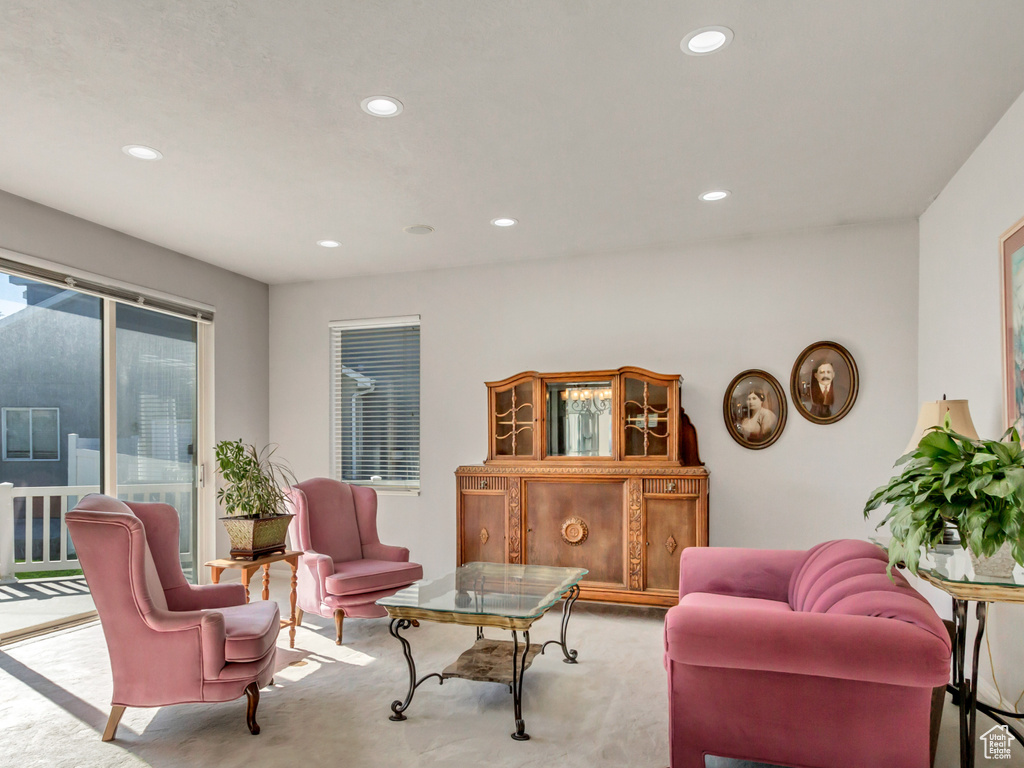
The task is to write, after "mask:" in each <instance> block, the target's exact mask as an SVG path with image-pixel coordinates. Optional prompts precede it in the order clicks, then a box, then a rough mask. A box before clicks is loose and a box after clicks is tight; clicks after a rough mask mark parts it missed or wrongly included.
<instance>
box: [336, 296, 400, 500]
mask: <svg viewBox="0 0 1024 768" xmlns="http://www.w3.org/2000/svg"><path fill="white" fill-rule="evenodd" d="M330 329H331V449H332V456H333V462H332V463H333V475H334V477H335V478H336V479H338V480H341V481H343V482H346V483H354V484H357V485H369V486H373V487H374V488H378V489H382V490H391V491H396V492H409V493H413V492H417V491H418V490H419V487H420V319H419V316H413V317H394V318H380V319H375V320H353V321H347V320H346V321H337V322H333V323H331V324H330Z"/></svg>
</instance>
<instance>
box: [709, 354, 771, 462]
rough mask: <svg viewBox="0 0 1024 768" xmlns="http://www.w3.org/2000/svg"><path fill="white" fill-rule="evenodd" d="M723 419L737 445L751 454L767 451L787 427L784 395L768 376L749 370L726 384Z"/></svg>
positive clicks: (763, 372)
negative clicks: (752, 452) (751, 451)
mask: <svg viewBox="0 0 1024 768" xmlns="http://www.w3.org/2000/svg"><path fill="white" fill-rule="evenodd" d="M722 415H723V416H724V418H725V427H726V429H728V430H729V434H730V435H731V436H732V439H733V440H735V441H736V442H737V443H739V444H740V445H742V446H743V447H744V448H750V449H751V450H753V451H756V450H760V449H761V448H767V447H768V446H769V445H771V444H772V443H774V442H775V441H776V440H778V439H779V437H780V436H781V435H782V430H783V429H785V427H786V392H785V390H783V389H782V385H781V384H779V381H778V379H776V378H775V377H774V376H772V375H771V374H770V373H766V372H765V371H759V370H757V369H756V368H751V369H750V370H749V371H744V372H743V373H741V374H739V375H738V376H736V378H734V379H733V380H732V381H730V382H729V387H728V388H727V389H726V390H725V400H724V401H723V403H722Z"/></svg>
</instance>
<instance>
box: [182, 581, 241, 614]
mask: <svg viewBox="0 0 1024 768" xmlns="http://www.w3.org/2000/svg"><path fill="white" fill-rule="evenodd" d="M164 595H165V596H166V598H167V607H168V608H169V609H170V610H172V611H199V610H203V609H204V608H206V609H209V608H225V607H227V606H229V605H242V604H244V603H245V587H243V586H242V585H241V584H203V585H199V586H197V585H195V584H187V585H185V586H183V587H177V588H175V589H168V590H165V592H164Z"/></svg>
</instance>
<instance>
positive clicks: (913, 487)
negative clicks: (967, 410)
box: [864, 414, 1024, 573]
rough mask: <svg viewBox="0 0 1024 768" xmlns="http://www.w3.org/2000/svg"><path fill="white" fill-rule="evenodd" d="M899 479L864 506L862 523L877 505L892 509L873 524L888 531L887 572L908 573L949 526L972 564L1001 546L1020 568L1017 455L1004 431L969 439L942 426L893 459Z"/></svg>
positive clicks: (1022, 496)
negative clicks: (902, 568) (998, 436)
mask: <svg viewBox="0 0 1024 768" xmlns="http://www.w3.org/2000/svg"><path fill="white" fill-rule="evenodd" d="M904 464H905V465H906V466H904V467H903V470H902V472H901V473H900V474H898V475H896V476H894V477H893V478H892V479H890V480H889V482H888V483H886V484H885V485H883V486H881V487H880V488H876V489H875V490H874V492H873V493H872V494H871V496H870V498H869V499H868V501H867V504H866V505H865V506H864V517H865V518H866V517H867V516H868V515H869V514H870V513H871V512H872V511H873V510H875V509H878V507H880V506H881V505H883V504H892V509H890V510H889V513H888V514H887V515H886V516H885V518H883V520H882V521H881V522H880V523H879V524H878V526H877V528H881V527H882V526H883V525H885V524H886V523H888V524H889V532H890V533H891V534H892V539H891V541H890V542H889V569H890V571H891V570H892V566H893V565H895V564H896V563H898V562H903V563H906V565H907V568H909V569H910V570H911V571H912V572H913V573H917V566H918V562H919V560H920V556H921V546H922V545H923V546H925V547H926V548H928V547H933V546H935V545H936V544H939V543H941V542H942V534H943V531H944V530H945V527H946V524H947V523H949V524H950V525H953V526H955V527H956V528H957V530H958V531H959V532H960V544H961V546H963V547H964V549H967V548H970V550H971V551H972V552H973V553H974V554H975V555H977V556H978V557H990V556H991V555H993V554H995V552H996V550H998V549H999V548H1000V547H1001V546H1002V545H1003V544H1004V543H1006V542H1010V544H1011V545H1012V551H1013V559H1014V560H1016V561H1017V562H1018V563H1020V564H1022V565H1024V449H1022V448H1021V442H1020V435H1019V434H1018V433H1017V430H1016V429H1014V428H1011V429H1009V430H1007V431H1006V434H1004V435H1003V439H1002V440H972V439H971V438H969V437H964V436H963V435H961V434H958V433H956V432H954V431H953V430H952V429H951V428H950V420H949V415H948V414H947V415H946V419H945V422H944V424H943V425H942V426H941V427H933V428H932V431H931V432H929V433H928V434H927V435H925V436H924V437H923V438H921V442H920V444H919V445H918V447H917V449H916V450H914V451H911V452H910V453H908V454H906V455H904V456H902V457H900V459H899V460H898V461H897V462H896V464H895V466H900V465H904Z"/></svg>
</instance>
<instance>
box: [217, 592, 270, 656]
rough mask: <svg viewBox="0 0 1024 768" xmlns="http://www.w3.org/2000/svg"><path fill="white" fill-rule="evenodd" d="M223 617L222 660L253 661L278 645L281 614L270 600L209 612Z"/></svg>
mask: <svg viewBox="0 0 1024 768" xmlns="http://www.w3.org/2000/svg"><path fill="white" fill-rule="evenodd" d="M212 610H214V612H215V613H219V614H221V615H222V616H223V617H224V637H225V641H224V660H225V661H256V660H257V659H262V658H263V657H264V656H266V654H267V651H269V650H270V649H271V648H273V647H274V644H275V643H276V642H277V633H278V632H279V631H280V629H281V614H280V611H279V610H278V607H277V603H275V602H274V601H273V600H259V601H257V602H254V603H245V604H243V605H231V606H227V607H225V608H216V609H212Z"/></svg>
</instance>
